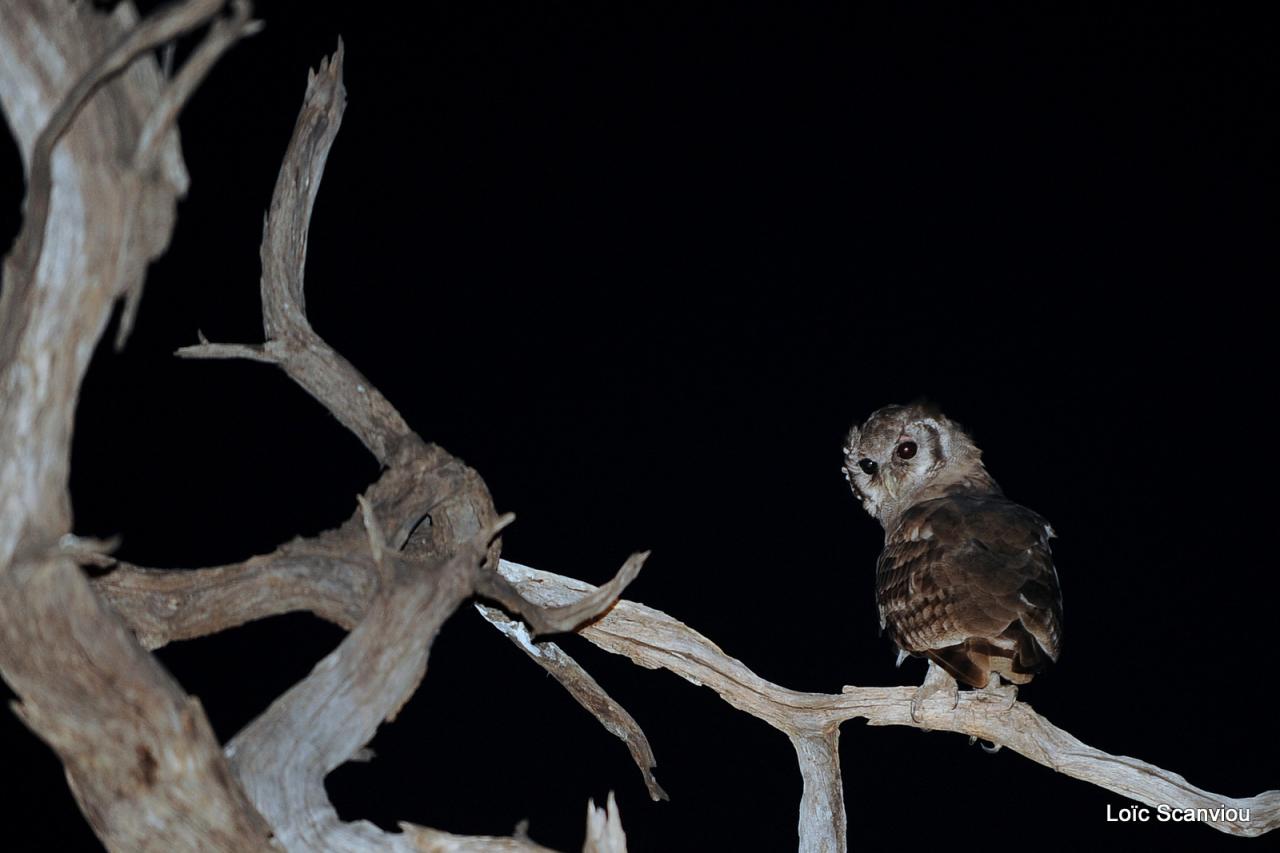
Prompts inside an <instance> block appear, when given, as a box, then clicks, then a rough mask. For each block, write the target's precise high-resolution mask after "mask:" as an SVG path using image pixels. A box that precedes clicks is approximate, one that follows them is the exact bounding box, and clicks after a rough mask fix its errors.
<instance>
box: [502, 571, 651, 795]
mask: <svg viewBox="0 0 1280 853" xmlns="http://www.w3.org/2000/svg"><path fill="white" fill-rule="evenodd" d="M602 588H603V587H602ZM476 609H477V610H478V611H480V615H481V616H483V617H484V618H485V620H486V621H487V622H489V624H491V625H493V626H494V627H495V628H497V629H498V630H499V631H501V632H502V633H503V635H504V636H506V638H507V639H508V640H510V641H511V642H513V643H515V644H516V645H517V646H519V647H520V649H521V650H522V651H524V653H525V654H527V655H528V656H529V657H530V658H532V659H533V661H534V662H535V663H537V664H538V666H540V667H542V668H543V669H545V670H546V671H547V672H548V673H550V674H551V675H552V676H553V677H554V678H555V680H556V681H558V682H560V684H561V685H562V686H563V687H564V689H565V690H567V691H569V695H570V696H572V697H573V698H574V699H576V700H577V702H578V704H579V705H581V706H582V707H584V708H586V709H587V710H588V711H590V712H591V715H592V716H593V717H595V718H596V719H597V720H599V721H600V725H602V726H604V727H605V728H606V729H607V730H608V731H609V732H610V734H613V735H614V736H615V737H617V738H618V739H620V740H621V741H622V742H623V743H625V744H626V745H627V749H628V750H629V751H630V752H631V758H632V759H633V760H634V761H635V763H636V766H637V767H639V768H640V773H641V774H642V775H643V776H644V785H645V787H646V788H647V789H648V790H649V796H650V798H652V799H653V800H655V801H657V800H669V799H671V798H670V797H668V796H667V792H666V791H664V790H662V786H661V785H659V784H658V780H657V779H656V778H655V777H654V775H653V768H654V767H656V766H657V765H658V760H657V759H656V758H654V756H653V747H652V746H650V745H649V739H648V738H647V737H645V734H644V731H643V730H642V729H641V728H640V724H639V723H637V722H636V720H635V718H634V717H632V716H631V715H630V714H629V713H627V709H626V708H623V707H622V706H621V705H619V704H618V703H617V702H616V701H614V699H613V697H612V696H610V695H609V694H608V693H606V692H605V690H604V688H603V687H601V686H600V683H599V682H597V681H596V680H595V679H594V678H592V677H591V674H590V673H588V672H587V671H586V670H585V669H583V668H582V665H581V664H580V663H578V662H577V661H576V660H574V659H573V658H572V657H570V656H569V655H568V654H567V653H566V652H565V651H564V649H562V648H560V647H559V646H557V645H556V644H555V643H551V642H541V643H535V642H534V641H533V637H532V635H531V634H530V633H529V627H528V626H527V625H526V624H525V623H524V622H519V621H516V620H514V619H511V618H509V617H508V616H507V615H506V614H504V613H503V612H502V611H501V610H498V609H497V608H494V607H485V606H484V605H483V604H477V605H476Z"/></svg>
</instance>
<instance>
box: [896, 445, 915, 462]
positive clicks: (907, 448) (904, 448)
mask: <svg viewBox="0 0 1280 853" xmlns="http://www.w3.org/2000/svg"><path fill="white" fill-rule="evenodd" d="M896 453H897V454H898V458H899V459H910V458H911V457H912V456H915V455H916V443H915V442H914V441H904V442H902V444H899V445H898V449H897V451H896Z"/></svg>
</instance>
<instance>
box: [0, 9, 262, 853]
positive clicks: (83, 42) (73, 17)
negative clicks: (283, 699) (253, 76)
mask: <svg viewBox="0 0 1280 853" xmlns="http://www.w3.org/2000/svg"><path fill="white" fill-rule="evenodd" d="M222 5H223V4H222V2H209V0H204V2H187V3H178V4H173V5H170V6H168V7H166V8H165V9H163V10H161V11H160V12H158V13H157V14H155V15H153V16H151V17H149V18H147V19H145V20H143V21H141V22H138V21H137V19H136V15H135V13H133V11H132V7H130V6H129V5H128V4H121V5H120V6H118V7H117V8H116V11H115V12H114V13H113V14H111V15H102V14H100V13H98V12H95V11H94V10H93V9H92V8H91V7H90V6H89V4H85V3H77V4H69V3H64V2H61V0H46V2H41V1H40V0H12V1H11V2H6V3H4V4H0V103H3V107H4V110H5V114H6V118H7V119H8V122H9V126H10V128H11V129H12V130H13V133H14V137H15V139H16V140H17V143H18V149H19V151H20V152H21V154H22V158H23V162H24V164H25V166H26V169H27V176H28V196H27V206H26V217H25V220H24V223H23V229H22V231H21V233H20V235H19V237H18V240H17V242H16V243H15V244H14V248H13V251H12V253H11V254H10V255H9V256H8V257H7V258H6V259H5V263H4V284H3V290H2V293H0V399H3V400H4V405H3V406H0V482H2V483H4V488H3V489H2V490H0V672H3V675H4V678H5V680H6V681H7V682H8V684H9V685H10V686H11V687H12V688H13V690H14V692H15V693H16V694H17V695H18V697H19V701H18V702H17V703H15V705H14V710H15V712H16V713H17V714H18V715H19V716H20V717H21V718H22V719H23V720H24V722H26V724H27V725H28V726H29V727H30V728H31V729H32V730H33V731H34V732H36V734H38V735H39V736H40V737H41V738H43V739H44V740H45V741H46V742H47V743H48V744H49V745H50V746H51V747H52V748H53V749H54V750H55V751H56V752H57V754H58V757H59V758H60V760H61V761H62V762H63V765H64V767H65V769H66V773H67V778H68V782H69V784H70V786H71V789H72V792H73V793H74V795H75V797H76V800H77V802H78V804H79V805H80V808H81V810H82V811H83V812H84V813H85V815H86V817H87V818H88V819H89V822H90V824H91V825H92V827H93V829H94V831H95V832H96V833H97V835H98V837H99V838H100V839H102V841H103V843H104V844H105V845H106V846H107V847H108V848H109V849H113V850H195V849H208V850H259V849H269V847H270V842H269V836H270V829H269V827H268V826H267V825H266V823H265V822H264V821H263V820H262V818H261V816H260V815H258V814H257V813H256V811H255V810H254V809H253V807H252V805H251V804H250V803H249V802H248V800H247V799H246V798H245V796H244V793H243V791H241V790H240V788H239V787H238V785H237V784H236V783H235V781H234V779H233V778H232V776H231V774H230V772H229V770H228V767H227V764H226V761H225V759H224V758H223V756H222V752H221V749H220V747H219V746H218V743H217V741H216V740H215V739H214V736H213V733H212V731H211V730H210V728H209V725H208V722H207V721H206V719H205V717H204V714H203V712H202V711H201V709H200V706H199V704H198V703H196V702H195V701H194V700H192V699H190V698H189V697H187V696H186V695H185V694H184V693H183V691H182V690H181V688H180V687H179V686H178V685H177V684H176V683H175V682H174V681H173V679H172V678H171V677H169V675H168V674H167V673H165V672H164V670H163V669H162V668H161V667H160V666H159V665H158V664H157V663H156V662H155V660H154V659H153V658H152V657H151V656H150V655H148V654H146V653H145V652H144V651H143V650H142V649H141V648H140V647H139V646H138V645H137V643H135V642H134V641H133V639H132V637H130V635H129V633H128V631H127V630H126V629H125V627H124V625H123V624H122V623H121V622H120V620H119V618H118V617H117V616H116V615H115V613H113V612H112V610H111V609H110V608H109V607H107V606H106V605H105V604H104V603H103V602H102V600H101V599H99V598H98V597H97V596H96V595H94V594H93V592H92V590H91V589H90V587H89V585H88V583H87V581H86V579H85V577H84V575H83V573H82V572H81V571H80V570H79V569H78V568H77V566H76V565H75V564H74V563H73V562H72V561H71V560H70V559H68V557H67V556H66V555H65V554H64V552H63V550H62V548H63V544H64V543H65V541H66V540H64V538H63V537H64V535H65V534H67V533H68V532H69V526H70V521H69V519H70V515H69V512H68V498H67V474H68V465H69V457H70V436H71V426H72V422H73V419H74V413H75V399H76V394H77V391H78V389H79V387H80V381H81V378H82V377H83V375H84V372H85V369H86V367H87V365H88V361H89V357H90V355H91V354H92V352H93V349H94V345H95V342H96V341H97V340H98V338H99V337H100V336H101V334H102V330H103V329H104V327H105V325H106V322H107V318H108V316H109V312H110V309H111V305H112V303H113V302H114V300H115V299H116V298H117V297H119V296H120V295H122V294H124V293H126V292H128V291H129V290H131V289H132V288H135V287H137V286H138V283H139V280H140V278H141V276H142V271H143V270H144V269H145V266H146V264H147V263H148V262H149V261H150V260H151V259H153V258H154V257H155V256H156V255H158V254H159V253H160V252H161V251H163V249H164V247H165V246H166V245H167V243H168V240H169V236H170V233H171V231H172V224H173V210H174V206H175V204H176V200H177V198H178V197H179V196H180V195H181V194H182V192H183V191H184V190H185V188H186V180H187V178H186V173H185V169H184V167H183V165H182V160H181V155H180V153H179V150H178V140H177V134H176V132H174V131H173V129H172V127H171V123H172V115H173V114H174V113H175V112H176V106H177V103H173V102H170V103H171V106H170V107H169V108H167V112H166V115H167V116H168V118H167V119H166V120H163V121H162V120H155V122H154V124H152V125H151V127H152V130H151V133H152V134H153V136H152V141H151V142H149V143H148V147H149V149H150V151H151V152H152V153H151V154H150V155H149V158H148V161H149V162H148V170H147V172H146V173H139V172H137V171H136V170H134V168H133V162H132V158H131V155H132V152H134V151H136V150H137V148H138V144H139V141H140V134H141V132H142V128H143V127H144V126H146V125H147V122H148V120H149V117H151V116H154V115H155V114H156V112H155V111H156V110H157V109H159V108H161V106H162V105H163V104H165V103H166V102H165V100H164V95H163V91H162V90H163V80H162V78H161V76H160V73H159V69H158V68H157V67H156V65H155V62H154V60H153V59H152V58H151V57H150V56H147V55H145V54H146V52H147V51H148V50H149V49H150V48H152V47H154V46H156V45H158V44H160V43H162V42H164V41H166V40H169V39H172V38H173V37H175V36H176V35H179V34H181V33H183V32H186V31H188V30H191V29H193V28H195V27H198V26H200V25H202V24H203V23H205V22H206V21H207V20H208V19H209V18H210V17H211V16H213V15H215V14H216V13H217V12H218V11H219V10H220V8H221V7H222ZM135 59H136V61H135ZM179 102H180V99H179ZM157 167H158V168H157Z"/></svg>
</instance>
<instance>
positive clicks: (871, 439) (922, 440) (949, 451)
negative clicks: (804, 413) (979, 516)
mask: <svg viewBox="0 0 1280 853" xmlns="http://www.w3.org/2000/svg"><path fill="white" fill-rule="evenodd" d="M844 476H845V479H846V480H848V481H849V486H850V488H852V489H853V495H854V497H856V498H857V499H858V500H859V501H861V502H862V508H863V509H865V510H866V511H867V512H868V513H870V514H871V515H872V516H873V517H875V518H876V519H877V520H878V521H879V522H880V524H881V525H883V526H884V528H885V530H889V529H890V528H891V527H892V526H893V525H894V523H896V521H897V519H898V517H899V516H901V515H902V513H903V512H904V511H905V510H907V509H909V508H910V507H912V506H914V505H916V504H918V503H920V502H921V501H927V500H931V499H933V498H940V497H943V496H944V495H950V494H956V493H958V492H973V493H980V494H991V493H998V492H999V490H1000V488H999V486H997V485H996V482H995V480H993V479H991V475H990V474H988V473H987V470H986V469H985V468H984V467H983V466H982V451H981V450H979V449H978V447H977V445H975V444H974V443H973V439H971V438H969V436H968V435H967V434H966V433H965V431H964V430H963V429H962V428H961V427H960V425H959V424H957V423H955V422H953V421H951V420H949V419H948V418H947V417H946V416H945V415H943V414H942V413H941V412H939V411H937V410H936V409H933V408H932V407H929V406H926V405H922V404H915V405H911V406H885V407H884V408H883V409H879V410H878V411H876V412H874V413H872V415H871V417H869V418H867V422H866V423H865V424H863V425H862V426H855V427H854V428H853V429H851V430H850V431H849V438H848V440H847V441H846V442H845V447H844Z"/></svg>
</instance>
